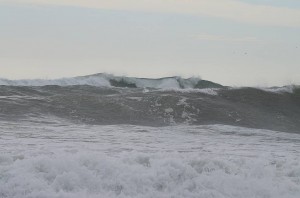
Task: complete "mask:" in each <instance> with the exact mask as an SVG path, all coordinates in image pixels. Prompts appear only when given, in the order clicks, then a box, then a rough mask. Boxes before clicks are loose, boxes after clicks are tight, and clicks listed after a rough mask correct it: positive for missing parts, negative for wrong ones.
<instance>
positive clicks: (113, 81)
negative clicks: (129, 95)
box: [0, 74, 223, 89]
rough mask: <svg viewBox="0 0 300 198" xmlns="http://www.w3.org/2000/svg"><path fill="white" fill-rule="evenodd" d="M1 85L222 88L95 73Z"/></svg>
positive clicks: (191, 80)
mask: <svg viewBox="0 0 300 198" xmlns="http://www.w3.org/2000/svg"><path fill="white" fill-rule="evenodd" d="M0 85H7V86H46V85H58V86H72V85H90V86H97V87H127V88H156V89H194V88H221V87H223V86H222V85H220V84H217V83H213V82H210V81H205V80H201V79H200V78H195V77H193V78H187V79H185V78H182V77H178V76H174V77H166V78H158V79H151V78H134V77H125V76H114V75H110V74H94V75H89V76H79V77H73V78H60V79H54V80H45V79H35V80H8V79H0Z"/></svg>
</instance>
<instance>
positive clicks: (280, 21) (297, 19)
mask: <svg viewBox="0 0 300 198" xmlns="http://www.w3.org/2000/svg"><path fill="white" fill-rule="evenodd" d="M0 2H2V3H6V4H11V3H14V4H18V3H22V4H24V3H25V4H39V5H58V6H80V7H88V8H96V9H111V10H126V11H143V12H144V11H146V12H162V13H177V14H189V15H196V16H210V17H219V18H225V19H229V20H233V21H237V22H246V23H252V24H257V25H270V26H283V27H300V9H292V8H284V7H275V6H269V5H254V4H248V3H245V2H241V1H237V0H0Z"/></svg>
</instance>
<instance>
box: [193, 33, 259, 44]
mask: <svg viewBox="0 0 300 198" xmlns="http://www.w3.org/2000/svg"><path fill="white" fill-rule="evenodd" d="M192 37H193V38H195V39H197V40H204V41H225V42H226V41H228V42H253V41H256V40H257V38H255V37H250V36H249V37H229V36H223V35H214V34H207V33H201V34H197V35H193V36H192Z"/></svg>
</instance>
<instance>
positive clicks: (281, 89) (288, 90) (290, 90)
mask: <svg viewBox="0 0 300 198" xmlns="http://www.w3.org/2000/svg"><path fill="white" fill-rule="evenodd" d="M259 89H261V90H263V91H267V92H273V93H293V92H294V89H295V86H292V85H290V86H284V87H269V88H268V87H259Z"/></svg>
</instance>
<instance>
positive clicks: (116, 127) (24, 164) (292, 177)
mask: <svg viewBox="0 0 300 198" xmlns="http://www.w3.org/2000/svg"><path fill="white" fill-rule="evenodd" d="M0 197H1V198H77V197H78V198H83V197H87V198H98V197H101V198H103V197H105V198H106V197H108V198H114V197H120V198H125V197H126V198H129V197H139V198H144V197H145V198H150V197H151V198H152V197H153V198H154V197H155V198H157V197H162V198H163V197H166V198H170V197H173V198H177V197H178V198H181V197H182V198H183V197H184V198H187V197H188V198H194V197H195V198H241V197H243V198H254V197H255V198H283V197H284V198H298V197H300V89H299V87H298V86H286V87H271V88H254V87H227V86H222V85H220V84H217V83H213V82H210V81H204V80H201V79H199V78H190V79H183V78H181V77H169V78H161V79H142V78H130V77H117V76H113V75H107V74H96V75H91V76H82V77H75V78H64V79H58V80H17V81H12V80H7V79H0Z"/></svg>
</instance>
